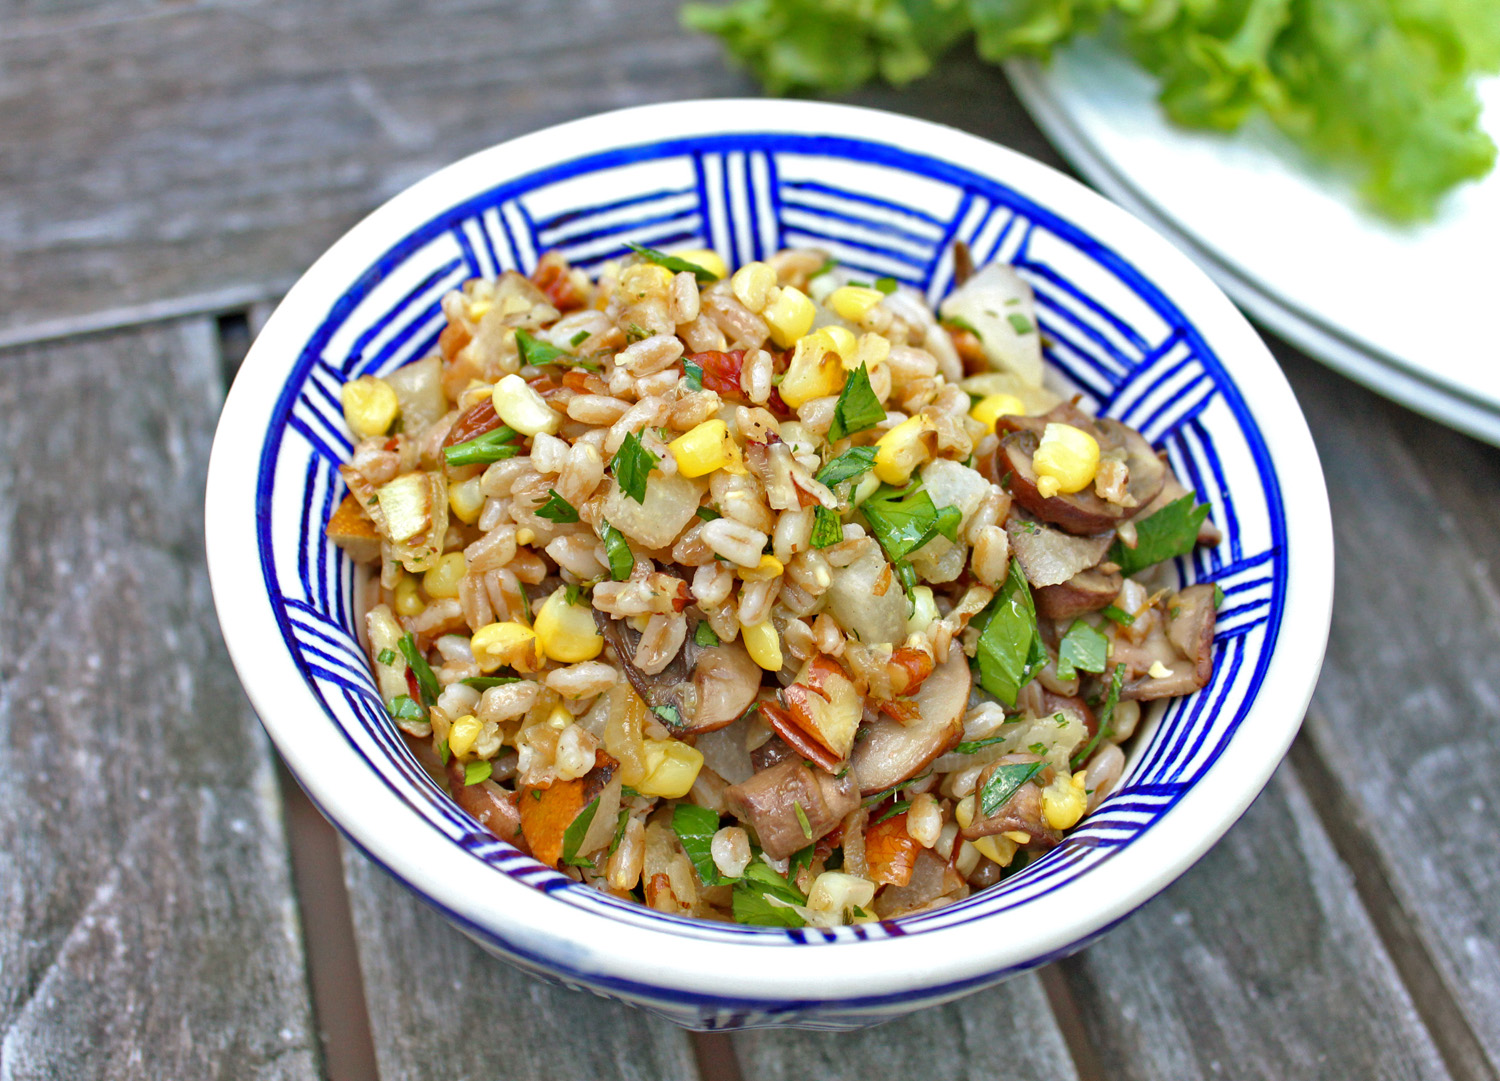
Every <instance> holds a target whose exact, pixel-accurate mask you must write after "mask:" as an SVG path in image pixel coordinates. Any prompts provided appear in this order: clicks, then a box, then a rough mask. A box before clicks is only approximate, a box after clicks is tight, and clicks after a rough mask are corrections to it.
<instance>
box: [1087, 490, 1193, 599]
mask: <svg viewBox="0 0 1500 1081" xmlns="http://www.w3.org/2000/svg"><path fill="white" fill-rule="evenodd" d="M1207 517H1208V504H1207V503H1204V504H1202V505H1200V506H1194V505H1193V496H1192V494H1191V493H1189V494H1188V495H1185V496H1183V497H1182V498H1181V499H1175V500H1173V501H1172V502H1170V503H1168V504H1167V505H1166V506H1165V507H1163V508H1161V510H1159V511H1157V512H1156V513H1155V514H1153V515H1151V516H1150V517H1149V518H1146V519H1143V520H1142V521H1139V522H1137V523H1136V525H1135V547H1134V548H1127V547H1126V546H1125V545H1124V544H1122V543H1121V542H1120V541H1118V540H1116V541H1115V543H1114V544H1113V545H1111V546H1110V549H1109V555H1108V556H1107V557H1106V558H1107V559H1109V561H1110V562H1112V563H1118V564H1119V566H1120V573H1121V574H1123V575H1125V576H1126V577H1127V578H1128V577H1130V576H1131V575H1132V574H1135V573H1136V572H1137V571H1143V570H1145V569H1146V568H1147V567H1152V566H1155V565H1156V564H1158V563H1160V562H1161V561H1162V560H1164V559H1171V558H1173V557H1174V556H1180V555H1185V554H1186V553H1188V552H1191V551H1192V550H1193V545H1195V544H1197V543H1198V527H1199V526H1201V525H1202V524H1203V520H1204V519H1205V518H1207Z"/></svg>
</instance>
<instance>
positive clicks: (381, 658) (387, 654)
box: [375, 649, 396, 664]
mask: <svg viewBox="0 0 1500 1081" xmlns="http://www.w3.org/2000/svg"><path fill="white" fill-rule="evenodd" d="M375 663H376V664H395V663H396V651H395V650H394V649H382V650H381V651H380V652H379V653H377V654H375Z"/></svg>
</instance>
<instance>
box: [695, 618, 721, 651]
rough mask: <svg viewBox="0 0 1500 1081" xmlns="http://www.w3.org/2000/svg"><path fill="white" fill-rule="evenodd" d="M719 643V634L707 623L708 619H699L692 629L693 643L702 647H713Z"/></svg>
mask: <svg viewBox="0 0 1500 1081" xmlns="http://www.w3.org/2000/svg"><path fill="white" fill-rule="evenodd" d="M718 644H719V636H718V635H717V634H715V633H714V629H713V628H712V627H710V626H709V625H708V620H706V619H700V620H699V621H698V626H697V627H696V628H695V629H694V631H693V645H695V646H700V647H701V648H703V649H713V648H714V647H715V646H717V645H718Z"/></svg>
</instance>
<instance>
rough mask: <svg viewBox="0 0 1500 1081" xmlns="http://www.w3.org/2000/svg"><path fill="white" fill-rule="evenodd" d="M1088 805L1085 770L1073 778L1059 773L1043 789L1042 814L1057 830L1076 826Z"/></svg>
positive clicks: (1048, 823)
mask: <svg viewBox="0 0 1500 1081" xmlns="http://www.w3.org/2000/svg"><path fill="white" fill-rule="evenodd" d="M1088 804H1089V797H1088V792H1087V791H1086V790H1085V788H1084V771H1083V770H1079V771H1078V772H1077V773H1075V774H1073V776H1071V777H1069V776H1068V775H1067V774H1066V773H1059V774H1058V775H1057V776H1056V777H1054V778H1053V780H1052V783H1051V784H1049V785H1048V786H1047V787H1046V788H1044V789H1042V814H1043V815H1045V816H1046V818H1047V825H1049V826H1051V827H1052V828H1053V829H1055V830H1066V829H1072V828H1073V827H1074V826H1076V825H1077V824H1078V820H1079V819H1080V818H1082V817H1083V812H1084V810H1085V809H1086V808H1087V807H1088Z"/></svg>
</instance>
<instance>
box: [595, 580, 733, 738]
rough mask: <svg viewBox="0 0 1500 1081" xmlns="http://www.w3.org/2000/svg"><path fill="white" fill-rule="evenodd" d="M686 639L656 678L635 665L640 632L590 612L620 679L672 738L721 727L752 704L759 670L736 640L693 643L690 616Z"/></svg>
mask: <svg viewBox="0 0 1500 1081" xmlns="http://www.w3.org/2000/svg"><path fill="white" fill-rule="evenodd" d="M688 622H689V627H688V634H687V637H686V638H685V639H684V641H683V643H682V648H681V649H680V650H679V651H678V653H677V656H675V657H673V658H672V659H671V660H670V661H668V662H667V666H666V667H665V668H663V669H662V670H661V671H660V672H657V673H656V674H655V675H648V674H646V673H645V672H643V671H641V670H640V669H639V668H637V667H636V666H635V660H634V659H635V651H636V647H637V646H638V645H639V644H640V640H641V634H640V632H639V631H637V630H636V629H635V628H634V627H632V626H630V624H629V623H627V622H625V621H624V620H620V619H614V618H612V617H611V616H608V615H605V614H604V613H603V612H601V611H599V610H598V609H597V608H596V609H594V623H595V624H596V625H597V626H598V628H599V633H600V634H602V635H603V636H604V640H605V641H606V642H608V643H609V644H610V645H611V646H612V647H613V648H614V651H615V655H616V656H617V657H618V658H619V659H620V668H621V670H622V671H624V673H625V678H626V679H628V680H629V681H630V685H631V686H632V687H634V688H635V693H636V694H638V695H640V696H641V698H642V700H644V701H645V703H646V705H648V706H650V707H651V709H652V712H653V713H655V714H656V716H657V717H658V718H660V720H661V721H662V723H663V724H665V725H666V726H667V727H668V728H670V729H672V731H673V732H674V733H675V734H677V735H685V734H688V733H697V732H712V731H713V730H714V729H716V728H723V727H724V726H725V725H727V724H729V723H730V722H731V721H733V720H734V719H735V718H736V717H738V716H740V715H741V714H742V713H744V712H745V710H747V709H749V708H750V703H751V702H753V701H754V700H755V693H756V691H758V690H760V680H761V669H760V666H759V665H757V664H756V663H755V662H754V661H752V660H751V659H750V655H749V654H748V653H746V652H745V647H744V646H743V645H741V644H740V643H739V642H730V643H728V644H722V645H717V646H707V647H705V646H700V645H698V644H697V643H696V642H695V641H694V639H693V631H694V625H695V623H696V621H695V620H694V619H693V618H692V617H691V616H690V617H689V619H688Z"/></svg>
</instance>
